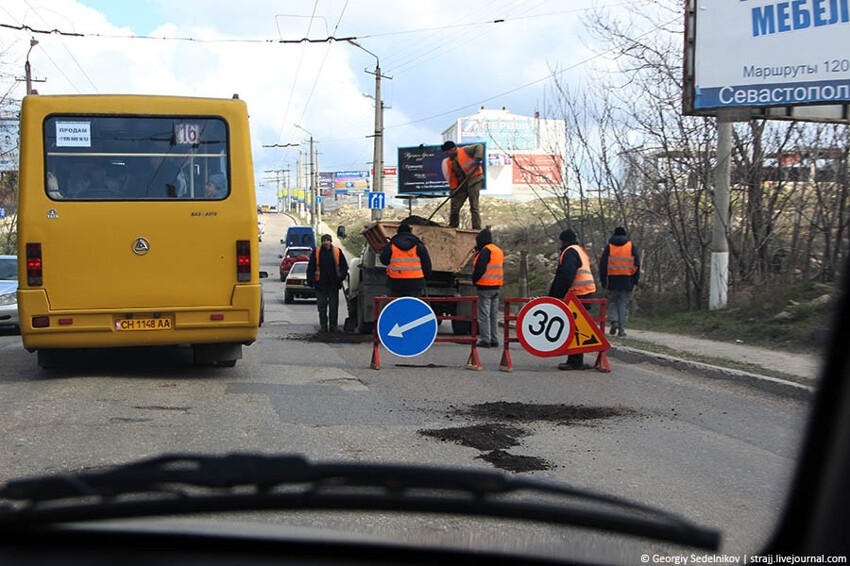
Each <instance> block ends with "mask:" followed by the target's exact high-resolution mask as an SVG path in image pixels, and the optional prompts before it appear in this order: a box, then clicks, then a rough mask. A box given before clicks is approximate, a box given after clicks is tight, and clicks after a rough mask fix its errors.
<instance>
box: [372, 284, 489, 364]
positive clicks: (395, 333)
mask: <svg viewBox="0 0 850 566" xmlns="http://www.w3.org/2000/svg"><path fill="white" fill-rule="evenodd" d="M435 302H436V303H455V306H454V307H450V310H449V309H447V308H446V307H442V308H441V309H438V311H439V312H445V310H448V312H452V313H456V312H457V311H459V310H460V307H461V305H460V303H470V309H469V312H470V313H471V314H468V315H460V314H440V315H438V314H436V313H435V311H434V309H432V308H431V303H435ZM382 305H386V306H384V307H383V308H381V306H382ZM375 312H376V313H378V320H376V321H375V324H374V327H373V329H372V369H375V370H379V369H381V357H380V353H379V350H380V347H379V346H380V345H383V346H384V348H386V349H387V350H389V351H390V353H391V354H395V355H396V356H400V357H404V358H409V357H414V356H419V355H421V354H424V353H425V352H426V351H428V349H429V348H430V347H431V345H433V344H434V343H436V342H443V343H454V344H469V346H470V352H469V357H468V358H467V360H466V369H474V370H478V371H480V370H481V360H479V358H478V348H477V347H478V316H477V312H478V297H477V296H469V297H423V298H421V299H419V298H415V297H398V298H396V297H375ZM443 320H450V321H455V320H458V321H464V322H469V324H470V326H471V327H472V332H471V334H470V335H468V336H437V327H438V326H439V324H440V322H441V321H443Z"/></svg>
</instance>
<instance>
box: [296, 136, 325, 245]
mask: <svg viewBox="0 0 850 566" xmlns="http://www.w3.org/2000/svg"><path fill="white" fill-rule="evenodd" d="M293 125H294V126H295V127H296V128H298V129H299V130H304V131H305V132H307V133H308V134H309V135H310V149H309V150H308V152H307V156H308V158H309V160H310V180H309V183H310V197H309V202H310V226H312V227H313V230H314V231H316V232H318V231H319V224H318V217H317V215H316V205H317V204H318V203H317V202H316V172H315V161H314V159H315V156H314V149H313V132H311V131H310V130H307V129H305V128H303V127H301V126H299V125H298V124H293Z"/></svg>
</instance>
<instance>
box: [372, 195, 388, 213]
mask: <svg viewBox="0 0 850 566" xmlns="http://www.w3.org/2000/svg"><path fill="white" fill-rule="evenodd" d="M386 207H387V195H386V194H384V193H373V192H371V191H369V208H381V209H383V208H386Z"/></svg>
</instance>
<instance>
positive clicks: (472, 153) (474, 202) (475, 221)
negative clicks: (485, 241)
mask: <svg viewBox="0 0 850 566" xmlns="http://www.w3.org/2000/svg"><path fill="white" fill-rule="evenodd" d="M440 149H442V150H443V152H444V153H445V154H446V155H447V156H448V157H446V158H445V159H444V160H443V176H444V177H445V178H446V180H447V181H448V182H449V188H450V189H451V190H452V194H451V203H450V205H449V206H450V210H449V228H457V227H458V226H460V209H461V208H463V203H464V202H466V199H467V198H469V215H470V217H471V218H472V229H473V230H480V229H481V212H480V211H479V208H478V196H479V195H480V194H481V189H482V188H483V187H484V169H483V167H482V164H483V163H484V146H483V145H482V144H480V143H476V144H472V145H467V146H463V147H458V146H457V145H455V143H454V142H452V141H447V142H445V143H444V144H443V145H441V146H440Z"/></svg>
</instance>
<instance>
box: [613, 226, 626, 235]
mask: <svg viewBox="0 0 850 566" xmlns="http://www.w3.org/2000/svg"><path fill="white" fill-rule="evenodd" d="M614 235H615V236H625V235H626V229H625V228H623V227H622V226H617V227H616V228H614Z"/></svg>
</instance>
